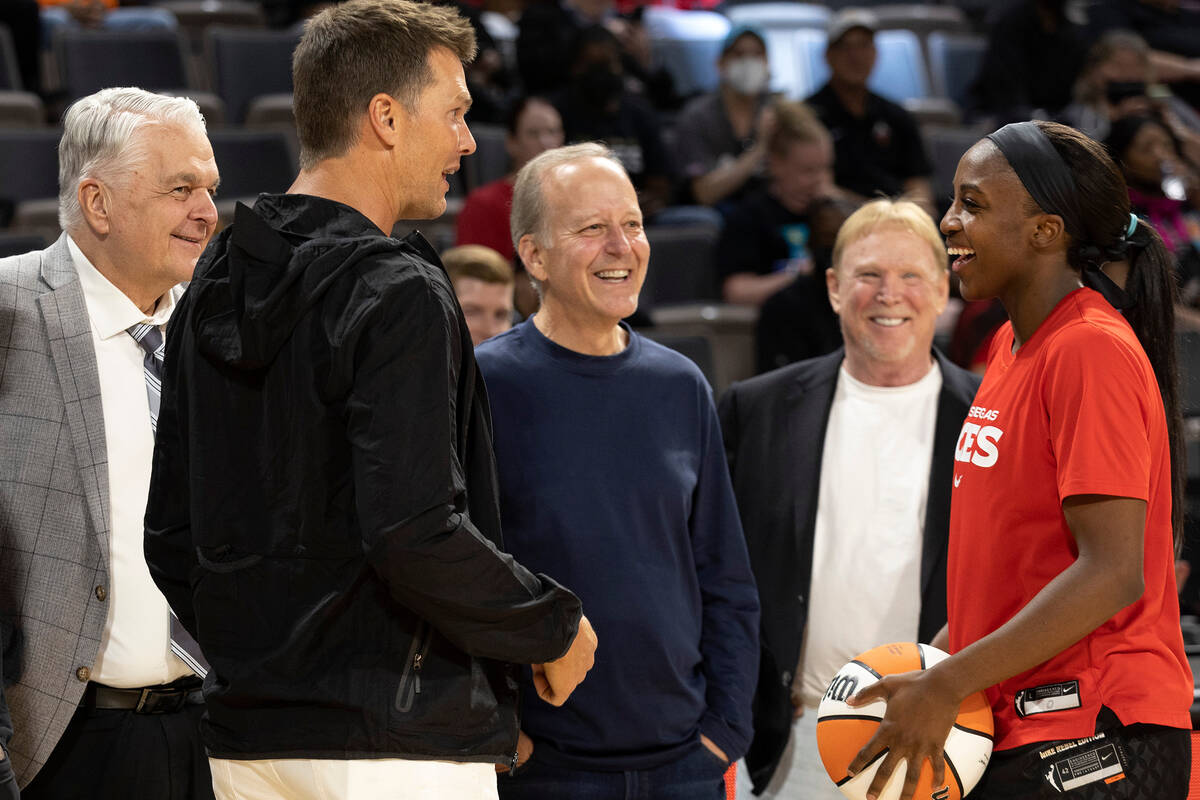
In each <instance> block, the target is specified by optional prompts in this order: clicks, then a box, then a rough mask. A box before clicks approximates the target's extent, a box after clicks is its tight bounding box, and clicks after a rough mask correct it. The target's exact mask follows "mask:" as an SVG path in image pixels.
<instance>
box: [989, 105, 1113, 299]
mask: <svg viewBox="0 0 1200 800" xmlns="http://www.w3.org/2000/svg"><path fill="white" fill-rule="evenodd" d="M986 138H988V139H989V140H991V142H992V144H994V145H996V147H997V148H998V149H999V150H1000V153H1001V155H1003V156H1004V158H1005V159H1006V160H1007V161H1008V164H1009V166H1010V167H1012V170H1013V172H1015V173H1016V174H1017V178H1018V179H1020V181H1021V183H1022V184H1023V185H1024V186H1025V190H1026V191H1027V192H1029V196H1030V197H1032V198H1033V202H1035V203H1037V204H1038V207H1039V208H1041V209H1042V211H1045V212H1046V213H1047V214H1057V215H1058V216H1060V217H1062V220H1063V225H1064V226H1065V227H1066V229H1067V233H1069V234H1070V235H1071V238H1072V239H1074V240H1075V241H1076V242H1077V243H1078V244H1079V251H1080V256H1081V257H1082V259H1083V261H1084V265H1083V270H1082V274H1081V276H1080V277H1081V278H1082V280H1083V284H1084V286H1087V287H1088V288H1090V289H1095V290H1096V291H1098V292H1100V294H1102V295H1104V299H1105V300H1107V301H1108V302H1109V304H1111V305H1112V306H1113V307H1114V308H1118V309H1125V308H1129V307H1130V306H1132V305H1133V301H1132V299H1131V298H1130V297H1129V295H1128V294H1127V293H1126V292H1125V291H1124V290H1123V289H1121V287H1119V286H1117V284H1116V283H1114V282H1113V280H1112V279H1111V278H1109V277H1108V275H1107V274H1105V272H1104V270H1102V269H1100V265H1101V264H1102V263H1103V262H1105V261H1109V260H1112V261H1116V260H1119V259H1120V258H1123V257H1124V253H1125V249H1126V243H1125V240H1124V239H1122V240H1121V241H1120V242H1118V243H1117V245H1116V246H1114V247H1112V248H1108V249H1107V250H1102V249H1101V248H1100V247H1098V246H1097V245H1095V244H1091V243H1088V242H1087V240H1086V238H1085V235H1084V231H1085V230H1086V229H1085V228H1084V226H1083V224H1082V221H1083V216H1082V213H1081V212H1080V210H1079V202H1078V200H1077V199H1076V195H1075V192H1076V187H1075V180H1074V178H1073V177H1072V176H1071V169H1070V168H1069V167H1068V166H1067V162H1066V161H1064V160H1063V157H1062V156H1061V155H1059V153H1058V151H1057V150H1055V149H1054V145H1053V144H1052V143H1051V142H1050V138H1049V137H1048V136H1046V134H1045V133H1043V132H1042V129H1041V128H1039V127H1038V125H1037V123H1036V122H1013V123H1009V124H1008V125H1005V126H1004V127H1003V128H1001V129H1000V130H998V131H996V132H994V133H989V134H988V135H987V137H986Z"/></svg>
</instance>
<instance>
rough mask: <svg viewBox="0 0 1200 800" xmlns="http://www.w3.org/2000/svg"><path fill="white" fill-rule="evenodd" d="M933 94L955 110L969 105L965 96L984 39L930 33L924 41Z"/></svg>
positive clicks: (978, 63) (982, 47) (973, 76)
mask: <svg viewBox="0 0 1200 800" xmlns="http://www.w3.org/2000/svg"><path fill="white" fill-rule="evenodd" d="M926 46H927V48H928V51H929V73H930V77H931V78H932V81H933V91H934V94H936V95H938V96H939V97H948V98H950V99H951V100H953V101H954V102H955V103H956V104H957V105H958V107H959V108H962V109H966V108H968V107H969V105H970V97H969V93H970V90H971V84H972V83H974V82H975V76H976V75H978V74H979V66H980V64H981V63H982V62H983V54H984V51H985V50H987V39H986V38H985V37H983V36H978V35H976V34H971V33H931V34H929V38H928V39H927V40H926Z"/></svg>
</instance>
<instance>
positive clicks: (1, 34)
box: [0, 25, 25, 91]
mask: <svg viewBox="0 0 1200 800" xmlns="http://www.w3.org/2000/svg"><path fill="white" fill-rule="evenodd" d="M24 88H25V87H24V86H23V85H22V83H21V71H20V69H19V68H18V67H17V48H16V45H14V44H13V40H12V32H11V31H9V29H8V26H7V25H0V89H7V90H10V91H20V90H21V89H24Z"/></svg>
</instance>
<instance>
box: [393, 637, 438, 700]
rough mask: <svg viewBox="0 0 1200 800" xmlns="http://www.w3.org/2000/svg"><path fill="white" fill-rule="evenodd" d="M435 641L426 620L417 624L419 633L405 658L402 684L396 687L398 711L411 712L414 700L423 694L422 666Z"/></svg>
mask: <svg viewBox="0 0 1200 800" xmlns="http://www.w3.org/2000/svg"><path fill="white" fill-rule="evenodd" d="M432 640H433V628H431V627H430V625H429V623H428V622H426V621H425V620H421V621H420V622H418V623H417V631H416V634H415V635H414V636H413V640H412V644H411V645H409V648H408V656H407V658H405V663H404V672H403V673H401V675H400V684H399V685H398V686H397V687H396V710H397V711H411V710H412V704H413V698H414V697H415V696H416V695H418V694H420V693H421V666H422V664H424V662H425V655H426V654H427V653H428V652H429V644H430V642H431V641H432Z"/></svg>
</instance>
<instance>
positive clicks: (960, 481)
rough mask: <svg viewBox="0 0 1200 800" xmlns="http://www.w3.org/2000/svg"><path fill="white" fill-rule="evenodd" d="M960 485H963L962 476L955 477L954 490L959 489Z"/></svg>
mask: <svg viewBox="0 0 1200 800" xmlns="http://www.w3.org/2000/svg"><path fill="white" fill-rule="evenodd" d="M960 483H962V475H955V476H954V488H955V489H957V488H958V485H959V484H960Z"/></svg>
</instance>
